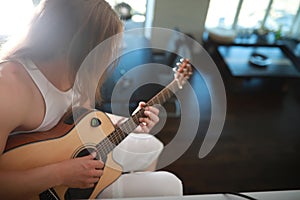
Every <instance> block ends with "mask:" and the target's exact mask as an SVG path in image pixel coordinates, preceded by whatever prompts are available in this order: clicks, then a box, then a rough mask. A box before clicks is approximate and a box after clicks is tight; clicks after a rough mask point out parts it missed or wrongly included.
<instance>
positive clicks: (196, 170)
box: [157, 79, 300, 194]
mask: <svg viewBox="0 0 300 200" xmlns="http://www.w3.org/2000/svg"><path fill="white" fill-rule="evenodd" d="M194 84H196V85H197V86H195V87H201V84H203V83H201V81H200V82H199V81H194ZM195 91H196V92H197V91H198V94H197V95H199V96H200V98H203V99H207V95H208V94H207V93H205V92H204V93H203V92H200V91H201V90H197V89H195ZM226 92H227V116H226V121H225V126H224V129H223V131H222V134H221V137H220V139H219V140H218V143H217V144H216V146H215V147H214V149H213V150H212V151H211V152H210V153H209V154H208V155H207V156H206V157H205V158H202V159H200V158H199V157H198V153H199V149H200V146H201V144H202V142H203V137H204V135H205V131H206V130H207V126H208V123H209V120H208V119H209V114H210V113H209V112H203V113H201V121H200V127H199V130H198V133H197V136H196V138H195V140H194V142H193V144H192V145H191V146H190V148H189V149H188V150H187V151H186V152H185V153H184V154H183V155H182V156H181V157H180V158H179V159H178V160H176V161H175V162H173V163H172V164H170V165H169V166H167V167H164V168H163V170H168V171H171V172H173V173H175V174H176V175H177V176H178V177H179V178H180V179H181V180H182V181H183V184H184V193H185V194H203V193H220V192H240V191H263V190H286V189H300V170H299V169H300V82H299V80H296V79H290V80H283V79H272V80H266V79H247V80H246V79H245V80H243V79H233V80H231V82H230V83H228V84H227V83H226ZM208 104H209V103H207V106H206V107H209V105H208ZM201 106H202V107H205V101H204V103H202V105H200V107H201ZM204 110H205V109H204ZM191 115H192V114H191ZM179 122H180V119H179V118H174V117H170V118H168V120H167V122H166V125H165V126H164V128H163V130H162V131H161V132H160V133H159V134H157V137H158V138H160V139H161V140H162V141H163V142H164V143H165V145H167V144H168V143H169V142H170V141H172V139H173V138H174V136H175V135H174V134H176V130H177V128H178V127H177V125H178V124H179ZM188 134H189V133H187V137H188ZM182 142H184V141H182Z"/></svg>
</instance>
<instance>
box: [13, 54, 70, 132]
mask: <svg viewBox="0 0 300 200" xmlns="http://www.w3.org/2000/svg"><path fill="white" fill-rule="evenodd" d="M15 60H16V61H17V62H19V63H20V64H22V65H23V66H24V68H25V69H26V71H27V72H28V74H29V75H30V77H31V78H32V80H33V82H34V83H35V84H36V86H37V87H38V89H39V90H40V92H41V94H42V96H43V99H44V102H45V109H46V110H45V115H44V119H43V121H42V123H41V124H40V126H39V127H37V128H35V129H34V130H30V131H18V133H19V132H22V133H24V132H36V131H47V130H49V129H51V128H53V127H54V126H55V125H56V124H57V123H58V122H59V120H60V119H61V118H62V116H63V115H64V114H65V112H66V111H67V109H68V108H69V107H70V106H71V104H72V94H73V90H72V89H70V90H68V91H66V92H63V91H61V90H59V89H58V88H56V87H55V86H54V85H53V84H52V83H51V82H50V81H49V80H48V79H47V78H46V77H45V76H44V74H43V73H42V72H41V71H40V70H39V69H38V68H37V66H36V65H35V64H34V63H33V62H32V61H31V60H30V59H24V58H22V59H20V58H18V59H15ZM33 112H34V111H33ZM15 133H17V132H14V133H13V134H15Z"/></svg>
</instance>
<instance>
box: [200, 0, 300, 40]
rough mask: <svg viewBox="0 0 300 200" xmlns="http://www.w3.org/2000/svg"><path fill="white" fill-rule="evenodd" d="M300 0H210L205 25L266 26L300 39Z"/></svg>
mask: <svg viewBox="0 0 300 200" xmlns="http://www.w3.org/2000/svg"><path fill="white" fill-rule="evenodd" d="M299 8H300V0H231V1H220V0H210V5H209V10H208V15H207V20H206V23H205V27H206V28H213V27H222V28H226V29H235V30H244V29H248V30H249V29H251V30H254V29H259V28H263V29H267V30H269V31H273V32H276V31H280V32H281V33H282V34H283V35H284V36H290V37H295V38H298V39H300V30H299V29H298V28H297V29H295V27H300V10H299Z"/></svg>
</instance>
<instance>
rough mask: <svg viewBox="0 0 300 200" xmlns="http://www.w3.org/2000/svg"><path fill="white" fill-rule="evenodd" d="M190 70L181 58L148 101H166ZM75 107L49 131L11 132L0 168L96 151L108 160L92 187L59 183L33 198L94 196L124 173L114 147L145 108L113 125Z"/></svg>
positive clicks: (31, 165) (32, 165)
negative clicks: (70, 186)
mask: <svg viewBox="0 0 300 200" xmlns="http://www.w3.org/2000/svg"><path fill="white" fill-rule="evenodd" d="M191 74H192V68H191V65H190V63H189V60H187V59H181V62H180V63H178V69H177V70H175V74H174V77H175V78H174V80H173V81H172V82H171V83H170V84H169V85H167V86H166V87H165V88H164V89H162V90H161V91H160V92H159V93H158V94H156V95H155V96H154V97H153V98H151V99H150V100H149V101H148V102H147V105H149V106H152V105H155V104H163V103H164V102H166V101H167V100H168V99H169V98H170V97H171V96H172V95H173V93H175V92H176V91H178V90H179V89H181V88H182V86H183V84H184V83H185V82H186V81H187V79H188V78H189V77H190V75H191ZM75 110H76V111H73V113H72V114H71V115H70V116H69V117H64V118H63V119H62V120H61V121H60V122H59V123H58V124H57V125H56V126H55V127H54V128H53V129H51V130H49V131H46V132H34V133H20V134H16V135H11V136H9V138H8V141H7V144H6V147H5V151H4V153H3V154H2V155H1V156H0V170H26V169H31V168H35V167H40V166H45V165H49V164H51V163H56V162H60V161H63V160H67V159H72V158H76V157H80V156H85V155H89V154H90V153H91V152H96V154H97V156H96V158H95V159H101V160H102V161H103V162H104V163H105V167H104V169H103V175H102V176H101V178H100V179H99V181H98V183H96V184H95V186H94V187H93V188H90V189H78V188H68V187H65V186H57V187H54V188H49V189H48V190H46V191H44V192H42V193H41V194H36V196H35V197H32V198H33V199H43V200H44V199H48V200H51V199H87V198H90V199H94V198H95V197H96V196H97V195H98V194H99V193H100V192H101V191H102V190H104V189H105V188H106V187H107V186H109V185H110V184H111V183H113V182H114V181H115V180H116V179H118V177H119V176H120V175H121V174H122V168H121V166H120V165H118V164H117V163H116V162H114V160H113V158H112V150H113V149H114V148H115V147H116V146H117V145H118V144H119V143H120V142H121V141H123V140H124V139H125V138H126V136H127V135H128V134H129V133H131V132H132V131H133V130H134V129H135V128H136V127H137V126H138V125H139V118H140V117H143V116H144V115H143V113H144V109H140V110H139V111H138V112H137V113H136V114H134V115H133V116H131V117H130V118H129V119H128V120H127V121H125V122H124V123H123V124H121V125H120V126H119V127H116V126H114V125H113V124H112V122H111V121H110V119H109V117H108V116H107V115H106V114H105V113H103V112H100V111H99V110H87V109H84V108H78V109H75ZM49 176H51V174H49Z"/></svg>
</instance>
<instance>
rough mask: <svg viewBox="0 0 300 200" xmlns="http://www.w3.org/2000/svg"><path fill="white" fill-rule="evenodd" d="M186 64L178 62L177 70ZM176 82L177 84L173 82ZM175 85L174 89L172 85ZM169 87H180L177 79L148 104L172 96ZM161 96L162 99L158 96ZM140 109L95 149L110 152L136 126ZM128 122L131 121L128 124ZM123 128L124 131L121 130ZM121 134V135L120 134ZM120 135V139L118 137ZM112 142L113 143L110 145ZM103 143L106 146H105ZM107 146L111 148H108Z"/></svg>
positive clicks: (182, 68)
mask: <svg viewBox="0 0 300 200" xmlns="http://www.w3.org/2000/svg"><path fill="white" fill-rule="evenodd" d="M187 64H188V61H187V60H183V62H182V63H181V64H180V69H179V70H177V71H182V70H184V68H185V66H186V65H187ZM175 83H177V85H176V84H175ZM175 85H176V86H177V88H176V89H175V88H174V86H175ZM169 88H172V89H173V90H172V91H175V92H176V91H177V90H178V89H180V88H181V85H180V84H178V80H177V79H176V78H175V79H174V80H173V81H172V82H171V83H170V84H169V85H168V86H167V87H166V88H165V89H164V90H162V91H160V92H159V93H158V94H157V95H156V96H154V97H153V98H152V99H151V100H150V101H148V102H147V104H148V105H154V103H155V100H156V99H157V101H158V103H159V104H161V102H165V101H166V100H167V99H168V98H170V97H171V96H172V94H171V91H170V89H169ZM165 93H167V95H168V97H167V98H165V96H164V94H165ZM160 97H162V100H160V99H159V98H160ZM142 115H143V114H142V110H140V111H139V112H138V113H137V114H136V115H134V116H133V117H131V118H129V119H128V120H127V121H126V122H125V123H124V124H122V125H121V127H118V128H117V129H116V130H115V131H114V132H113V133H111V134H110V135H109V136H108V137H107V138H105V140H103V141H101V144H98V147H97V150H99V148H101V149H104V150H105V151H106V152H107V153H108V152H110V151H111V150H112V149H113V148H114V147H115V146H116V145H117V144H119V143H120V142H121V141H122V140H123V139H124V138H125V137H127V135H128V134H129V133H130V132H132V131H133V130H134V129H135V128H136V127H137V126H138V118H139V117H141V116H142ZM130 123H133V124H131V125H130ZM122 129H124V130H125V133H124V131H123V130H122ZM120 134H123V137H122V136H121V135H120ZM118 137H120V139H118ZM112 144H114V145H112ZM105 145H106V146H107V147H105ZM109 146H110V147H111V148H109Z"/></svg>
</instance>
